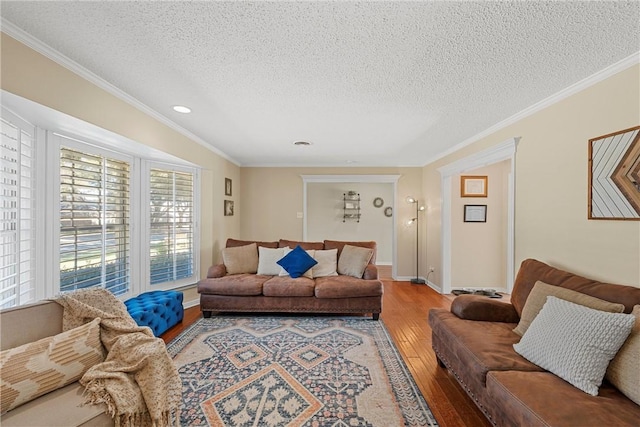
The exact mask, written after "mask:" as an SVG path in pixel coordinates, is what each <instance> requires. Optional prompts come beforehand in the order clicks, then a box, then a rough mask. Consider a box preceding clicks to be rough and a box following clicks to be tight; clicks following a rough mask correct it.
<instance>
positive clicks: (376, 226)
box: [307, 182, 393, 264]
mask: <svg viewBox="0 0 640 427" xmlns="http://www.w3.org/2000/svg"><path fill="white" fill-rule="evenodd" d="M350 190H352V191H355V192H357V193H360V199H361V201H360V214H361V216H360V222H357V221H355V220H353V219H347V220H346V221H343V209H342V208H343V202H342V197H343V194H344V193H346V192H348V191H350ZM376 197H381V198H382V199H383V200H384V202H385V204H384V206H382V207H381V208H376V207H374V206H373V199H375V198H376ZM392 205H393V184H383V183H321V182H310V183H308V184H307V240H309V241H323V240H324V239H333V240H374V241H375V242H376V243H377V245H378V251H377V254H376V262H377V263H378V264H391V262H392V256H393V242H392V237H393V218H391V217H386V216H385V215H384V209H385V208H386V207H387V206H392Z"/></svg>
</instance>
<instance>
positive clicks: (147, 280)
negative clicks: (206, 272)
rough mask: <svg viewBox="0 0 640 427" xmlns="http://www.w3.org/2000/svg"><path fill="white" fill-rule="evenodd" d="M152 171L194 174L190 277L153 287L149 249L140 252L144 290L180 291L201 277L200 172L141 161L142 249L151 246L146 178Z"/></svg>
mask: <svg viewBox="0 0 640 427" xmlns="http://www.w3.org/2000/svg"><path fill="white" fill-rule="evenodd" d="M151 169H163V170H166V171H172V172H182V173H191V174H192V175H193V274H192V275H191V277H188V278H184V279H180V280H177V281H171V282H164V283H159V284H156V285H152V284H151V265H150V263H151V255H150V254H149V251H148V250H145V251H139V253H140V254H141V262H140V268H141V270H143V271H142V272H141V275H140V278H141V283H144V285H145V289H146V290H170V289H177V288H182V287H185V286H189V285H191V284H194V283H196V282H197V281H198V280H199V277H200V197H199V196H198V195H199V194H200V170H199V169H198V168H193V167H187V166H181V165H175V164H170V163H165V162H159V161H154V160H144V161H142V167H141V175H142V179H141V184H142V188H141V195H142V207H141V218H140V219H141V226H140V232H141V233H140V234H141V239H140V241H141V242H145V243H146V245H145V246H143V247H145V248H148V247H150V243H151V206H150V205H151V180H150V179H149V177H150V174H151Z"/></svg>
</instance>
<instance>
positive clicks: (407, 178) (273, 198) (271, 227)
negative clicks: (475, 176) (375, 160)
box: [237, 167, 425, 277]
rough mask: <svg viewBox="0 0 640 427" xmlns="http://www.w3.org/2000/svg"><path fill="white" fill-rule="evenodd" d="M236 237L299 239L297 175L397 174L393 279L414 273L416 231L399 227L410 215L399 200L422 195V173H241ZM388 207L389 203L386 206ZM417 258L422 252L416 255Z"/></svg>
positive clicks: (365, 170)
mask: <svg viewBox="0 0 640 427" xmlns="http://www.w3.org/2000/svg"><path fill="white" fill-rule="evenodd" d="M241 173H242V179H241V181H242V189H241V195H242V196H241V200H240V210H239V211H237V212H239V214H240V218H241V223H242V229H241V232H240V238H242V239H258V240H277V239H280V238H285V239H291V240H301V239H302V238H303V219H301V218H297V213H298V212H303V210H304V209H303V188H304V183H303V180H302V177H301V175H400V179H399V180H398V184H397V193H396V202H397V208H396V212H395V216H394V218H393V220H394V223H395V227H396V238H397V259H398V262H397V275H398V276H401V277H412V275H414V274H415V231H414V229H413V228H408V227H406V226H404V222H405V221H406V219H407V218H411V217H413V216H414V214H415V212H413V209H415V206H414V205H409V204H408V203H406V202H405V201H404V200H405V198H406V197H407V196H409V195H412V196H414V197H417V195H418V194H420V193H421V191H422V189H421V186H422V184H421V181H422V168H250V167H247V168H242V169H241ZM387 204H389V205H391V206H393V202H392V201H391V200H388V201H387V200H385V205H387ZM421 256H423V257H424V256H425V252H424V251H423V250H421Z"/></svg>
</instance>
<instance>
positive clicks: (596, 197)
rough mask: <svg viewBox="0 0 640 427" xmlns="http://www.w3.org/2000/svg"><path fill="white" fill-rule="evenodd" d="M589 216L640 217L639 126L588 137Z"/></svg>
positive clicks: (633, 219) (610, 217)
mask: <svg viewBox="0 0 640 427" xmlns="http://www.w3.org/2000/svg"><path fill="white" fill-rule="evenodd" d="M588 185H589V200H588V218H589V219H614V220H631V221H639V220H640V126H636V127H633V128H629V129H625V130H621V131H618V132H614V133H610V134H607V135H603V136H599V137H597V138H592V139H590V140H589V183H588Z"/></svg>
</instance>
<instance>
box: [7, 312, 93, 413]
mask: <svg viewBox="0 0 640 427" xmlns="http://www.w3.org/2000/svg"><path fill="white" fill-rule="evenodd" d="M103 360H104V348H103V347H102V343H101V342H100V319H99V318H97V319H94V320H93V321H92V322H89V323H87V324H85V325H82V326H79V327H77V328H75V329H71V330H68V331H66V332H62V333H60V334H58V335H54V336H52V337H47V338H43V339H41V340H38V341H35V342H32V343H28V344H24V345H22V346H20V347H15V348H11V349H8V350H4V351H2V352H0V372H2V375H1V376H0V388H1V393H0V394H1V395H2V397H1V401H2V408H1V410H2V413H4V412H6V411H8V410H10V409H13V408H15V407H17V406H20V405H22V404H23V403H27V402H29V401H31V400H33V399H35V398H37V397H39V396H42V395H43V394H45V393H49V392H50V391H54V390H57V389H59V388H61V387H64V386H65V385H67V384H71V383H73V382H75V381H78V380H79V379H80V378H81V377H82V375H84V373H85V372H86V371H87V370H88V369H89V368H90V367H92V366H93V365H96V364H98V363H100V362H102V361H103Z"/></svg>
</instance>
